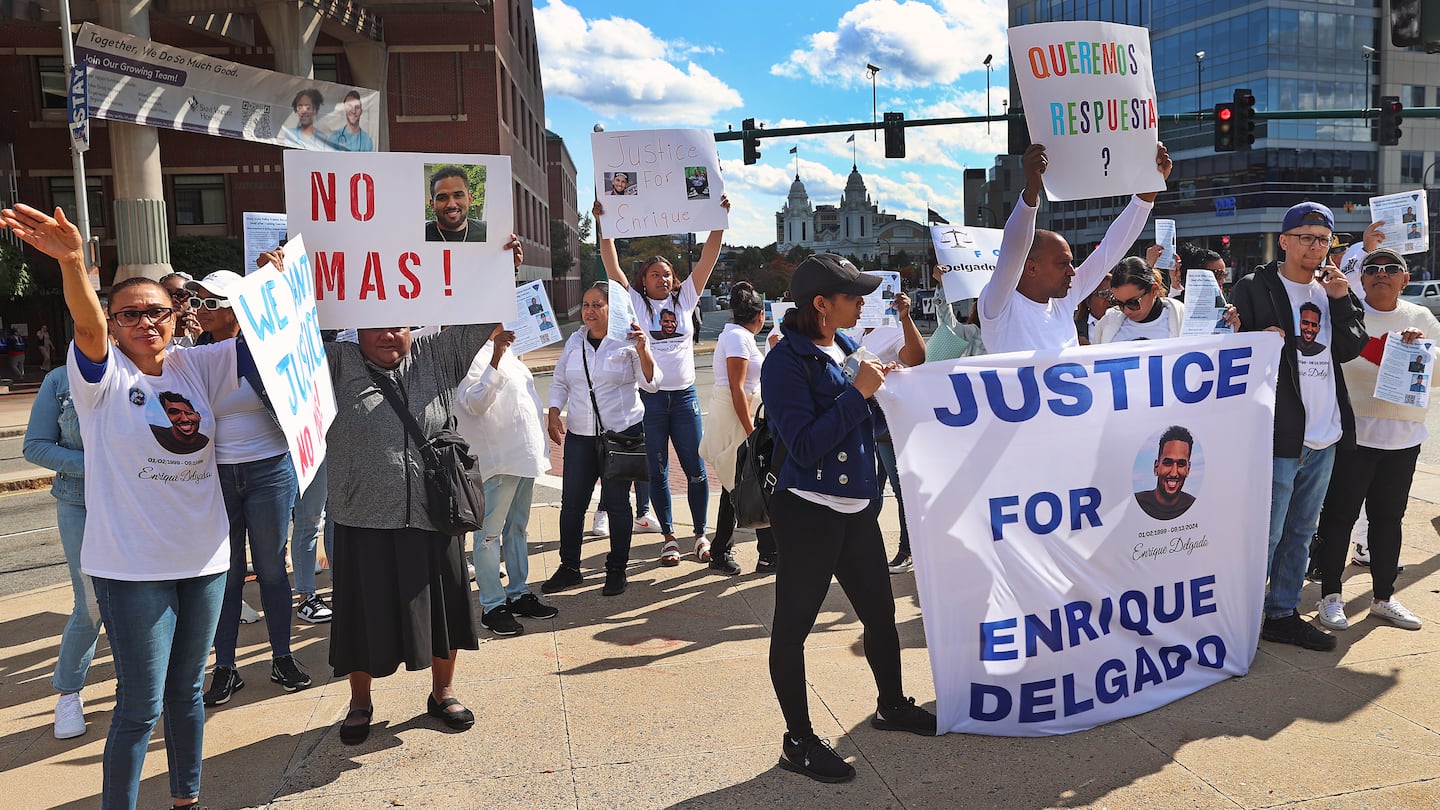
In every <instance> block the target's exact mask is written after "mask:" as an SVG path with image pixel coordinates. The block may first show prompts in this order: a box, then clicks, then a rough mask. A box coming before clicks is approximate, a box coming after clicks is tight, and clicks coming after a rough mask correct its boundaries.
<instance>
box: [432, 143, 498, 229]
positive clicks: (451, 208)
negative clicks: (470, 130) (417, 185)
mask: <svg viewBox="0 0 1440 810" xmlns="http://www.w3.org/2000/svg"><path fill="white" fill-rule="evenodd" d="M424 181H425V241H427V242H484V241H486V236H487V234H486V224H485V167H484V166H477V165H456V164H453V163H427V164H425V173H424Z"/></svg>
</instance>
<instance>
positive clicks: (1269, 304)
mask: <svg viewBox="0 0 1440 810" xmlns="http://www.w3.org/2000/svg"><path fill="white" fill-rule="evenodd" d="M1334 230H1335V217H1334V215H1333V214H1331V213H1330V209H1329V208H1326V207H1325V206H1323V205H1320V204H1319V203H1311V202H1306V203H1301V204H1299V205H1297V206H1295V207H1293V208H1291V209H1290V210H1289V211H1287V212H1286V213H1285V220H1284V222H1283V224H1282V226H1281V229H1280V249H1281V250H1282V251H1283V252H1284V258H1283V259H1277V260H1276V261H1273V262H1271V263H1269V264H1267V265H1264V266H1263V267H1257V268H1255V272H1254V273H1253V274H1251V275H1249V276H1246V277H1245V278H1242V279H1240V280H1239V281H1238V282H1236V283H1235V290H1234V293H1233V294H1232V295H1231V299H1230V300H1231V303H1233V304H1234V305H1235V308H1236V309H1237V310H1238V311H1239V313H1240V323H1241V324H1242V326H1241V329H1242V330H1244V331H1249V332H1257V331H1267V332H1276V333H1278V334H1280V335H1282V336H1284V338H1285V346H1284V348H1283V349H1282V351H1281V353H1280V379H1279V381H1278V383H1277V385H1276V388H1275V458H1274V461H1273V469H1274V478H1273V479H1272V483H1271V487H1270V556H1269V560H1270V563H1269V576H1270V587H1269V589H1268V591H1267V592H1266V594H1265V623H1264V624H1263V625H1262V626H1261V630H1260V637H1261V638H1263V639H1265V640H1266V641H1274V642H1278V643H1281V644H1295V645H1297V646H1300V647H1304V648H1306V649H1310V650H1333V649H1334V648H1335V637H1334V636H1331V635H1329V634H1328V633H1325V632H1323V631H1322V630H1320V629H1319V628H1318V627H1315V626H1314V625H1312V624H1310V623H1308V622H1306V621H1305V620H1304V619H1302V618H1300V614H1299V612H1298V610H1297V608H1298V606H1299V604H1300V589H1301V588H1302V587H1303V586H1304V584H1305V570H1306V565H1307V562H1308V559H1309V546H1310V538H1311V537H1312V536H1313V535H1314V534H1315V529H1316V525H1317V524H1318V523H1319V521H1320V507H1321V505H1322V504H1323V503H1324V500H1325V490H1326V487H1328V486H1329V483H1330V470H1331V468H1332V467H1333V465H1334V463H1335V448H1336V446H1337V445H1339V444H1342V443H1344V444H1346V445H1347V446H1348V445H1353V444H1354V442H1355V414H1354V411H1353V410H1352V409H1351V407H1350V395H1349V393H1348V392H1347V391H1346V389H1345V376H1344V375H1343V374H1341V373H1339V370H1340V364H1341V363H1344V362H1347V361H1350V360H1353V359H1355V358H1356V357H1358V356H1360V351H1361V350H1362V349H1364V348H1365V343H1366V341H1367V340H1368V337H1367V336H1366V334H1365V320H1364V310H1363V309H1362V308H1361V305H1360V299H1358V298H1356V297H1355V295H1354V293H1352V292H1350V285H1349V283H1348V282H1347V281H1346V279H1345V274H1344V273H1342V272H1341V271H1340V268H1338V267H1335V266H1334V265H1331V264H1329V263H1328V261H1327V259H1328V255H1329V250H1330V237H1331V235H1332V233H1333V232H1334ZM1302 309H1303V312H1302ZM1317 312H1318V319H1319V324H1318V326H1317V325H1316V324H1315V323H1314V321H1315V320H1316V317H1317V316H1316V313H1317ZM1302 321H1303V324H1304V329H1303V330H1301V329H1300V328H1299V327H1300V325H1301V324H1302ZM1302 331H1303V334H1302ZM1302 344H1303V345H1302ZM1302 348H1303V349H1304V351H1301V349H1302Z"/></svg>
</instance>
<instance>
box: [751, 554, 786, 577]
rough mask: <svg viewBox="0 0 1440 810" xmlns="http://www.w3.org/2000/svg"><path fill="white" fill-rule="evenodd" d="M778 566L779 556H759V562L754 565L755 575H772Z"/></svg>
mask: <svg viewBox="0 0 1440 810" xmlns="http://www.w3.org/2000/svg"><path fill="white" fill-rule="evenodd" d="M779 566H780V556H779V555H778V554H761V555H760V561H759V562H757V563H755V573H757V574H773V573H775V569H776V568H778V567H779Z"/></svg>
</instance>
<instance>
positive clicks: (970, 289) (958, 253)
mask: <svg viewBox="0 0 1440 810" xmlns="http://www.w3.org/2000/svg"><path fill="white" fill-rule="evenodd" d="M1004 235H1005V232H1004V231H1002V230H1000V229H999V228H966V227H963V226H958V225H931V226H930V241H931V242H933V243H934V245H935V263H936V264H938V265H940V273H941V275H940V283H942V284H944V285H945V298H946V300H948V301H964V300H965V299H966V298H978V297H979V295H980V291H981V290H983V289H985V285H986V284H989V283H990V277H991V276H992V275H994V274H995V260H996V259H997V258H998V257H999V256H1000V238H1001V237H1002V236H1004Z"/></svg>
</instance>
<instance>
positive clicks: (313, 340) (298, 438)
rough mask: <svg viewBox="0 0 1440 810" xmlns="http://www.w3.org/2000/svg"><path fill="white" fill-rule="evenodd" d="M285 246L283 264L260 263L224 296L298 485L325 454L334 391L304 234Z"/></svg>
mask: <svg viewBox="0 0 1440 810" xmlns="http://www.w3.org/2000/svg"><path fill="white" fill-rule="evenodd" d="M287 247H289V248H290V249H289V250H286V251H285V272H283V273H282V272H280V271H278V270H276V269H275V265H273V264H270V265H266V266H265V267H262V268H259V269H257V270H255V272H253V273H250V274H249V275H247V276H246V277H245V279H244V280H243V281H242V282H240V283H239V284H238V285H237V286H236V288H235V293H234V294H233V295H232V296H231V297H232V298H233V299H234V312H235V317H236V319H238V320H239V321H240V331H241V332H242V333H243V334H244V335H245V344H246V345H247V346H249V347H250V354H251V355H252V356H254V358H255V366H256V367H257V368H258V369H259V371H260V380H261V382H263V383H264V384H265V391H266V393H267V394H268V395H269V397H270V402H271V404H272V405H273V406H274V408H275V418H276V419H277V420H278V421H279V422H280V429H281V430H283V431H284V432H285V440H286V441H287V442H288V443H289V445H290V462H291V463H292V464H293V465H294V466H295V477H296V478H297V479H299V481H300V491H301V492H304V491H305V488H306V487H308V486H309V485H310V481H311V480H312V479H314V478H315V471H316V469H317V468H318V467H319V466H320V463H321V462H322V461H324V460H325V431H327V430H329V429H330V423H331V422H332V421H334V419H335V391H334V389H333V388H332V387H331V385H330V367H329V365H327V363H326V361H325V345H324V344H323V343H322V342H321V340H320V319H319V316H318V314H317V313H316V310H315V274H314V273H313V272H311V269H310V257H309V256H308V255H306V253H305V240H304V239H303V238H301V237H300V236H298V235H297V236H296V237H295V238H294V239H292V240H290V242H289V243H288V244H287Z"/></svg>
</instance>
